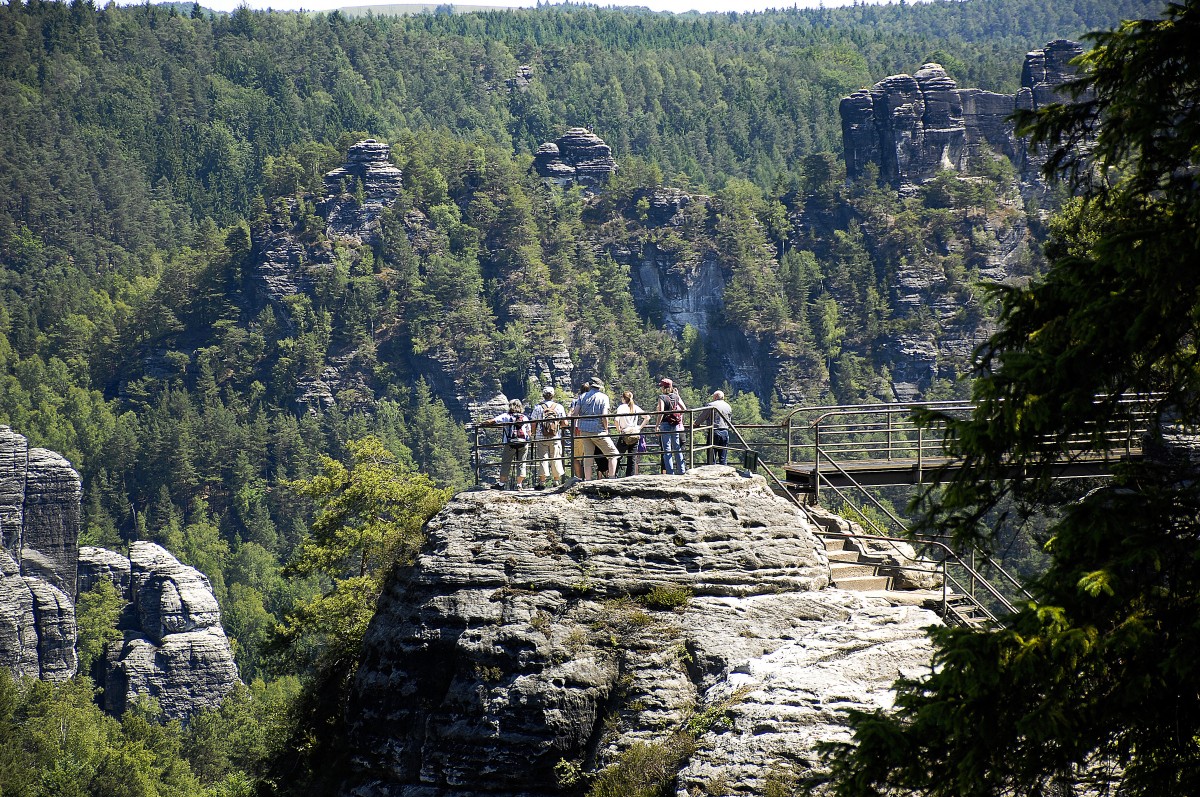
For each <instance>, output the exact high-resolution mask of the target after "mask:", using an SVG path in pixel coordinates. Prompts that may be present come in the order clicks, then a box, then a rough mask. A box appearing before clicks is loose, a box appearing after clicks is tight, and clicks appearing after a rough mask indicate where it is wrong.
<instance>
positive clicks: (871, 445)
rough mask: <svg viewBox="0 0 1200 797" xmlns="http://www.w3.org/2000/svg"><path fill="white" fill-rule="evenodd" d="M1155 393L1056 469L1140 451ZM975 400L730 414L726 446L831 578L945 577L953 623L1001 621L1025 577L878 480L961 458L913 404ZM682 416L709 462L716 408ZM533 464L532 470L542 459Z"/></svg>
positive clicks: (967, 407)
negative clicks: (884, 494) (797, 516)
mask: <svg viewBox="0 0 1200 797" xmlns="http://www.w3.org/2000/svg"><path fill="white" fill-rule="evenodd" d="M1149 399H1150V397H1138V396H1131V397H1128V398H1122V399H1120V400H1119V402H1118V403H1119V404H1120V405H1123V406H1122V409H1123V410H1124V412H1123V415H1124V417H1127V418H1128V419H1130V420H1129V421H1128V422H1126V423H1124V424H1123V425H1121V426H1120V427H1118V428H1113V429H1108V430H1104V431H1103V432H1102V433H1100V434H1097V435H1091V436H1087V437H1083V436H1081V437H1079V438H1077V439H1070V440H1067V441H1065V442H1064V441H1059V442H1058V443H1056V446H1057V449H1056V450H1057V452H1058V454H1059V456H1058V458H1057V464H1055V465H1054V466H1053V468H1054V471H1053V473H1051V474H1050V475H1051V477H1052V478H1056V479H1079V478H1097V477H1106V476H1111V475H1112V474H1113V473H1114V471H1115V469H1116V467H1117V466H1118V464H1119V463H1120V462H1122V461H1128V460H1132V459H1136V458H1139V457H1140V456H1141V453H1142V450H1141V444H1142V438H1143V436H1144V434H1145V432H1146V431H1147V428H1148V425H1149V423H1150V421H1151V415H1150V411H1149V410H1150V406H1151V402H1150V400H1149ZM974 409H975V408H974V405H973V404H972V403H970V402H965V401H942V402H918V403H895V404H860V405H830V406H811V407H797V408H795V409H793V410H791V411H790V412H788V414H787V415H785V416H784V417H783V419H782V420H781V421H779V422H776V423H758V424H753V423H751V424H736V423H732V422H731V423H729V442H728V449H727V451H726V454H727V458H728V461H729V464H732V465H734V466H739V465H740V466H741V467H742V468H743V469H744V470H745V471H749V472H757V473H760V474H762V475H763V476H764V477H765V478H766V479H767V481H768V483H769V484H770V485H771V487H772V488H773V489H774V491H775V492H776V493H778V494H779V495H781V496H784V497H786V498H787V499H788V500H790V501H791V502H792V503H793V504H794V505H795V506H797V507H798V508H799V509H800V510H801V511H802V512H804V513H806V514H807V515H809V517H810V519H811V520H813V525H814V527H815V528H816V529H817V534H818V536H819V537H821V538H822V540H823V541H824V544H825V547H826V555H827V556H828V558H829V562H830V569H831V573H832V580H833V583H834V585H835V586H837V587H840V588H844V589H859V590H894V589H897V588H899V587H898V585H904V584H912V583H914V582H923V583H930V582H932V583H936V584H940V587H938V588H937V589H934V590H925V591H926V592H928V593H930V594H928V595H925V603H926V604H927V605H930V606H931V607H932V608H936V609H937V611H938V612H939V613H940V614H941V615H942V617H943V618H944V619H945V621H946V622H947V623H951V624H959V625H971V626H978V627H989V626H997V625H999V624H1000V623H1001V622H1002V618H1003V617H1004V616H1006V615H1008V614H1011V613H1013V612H1014V611H1015V610H1016V609H1015V607H1016V605H1017V604H1019V603H1021V602H1023V601H1026V600H1032V596H1031V595H1030V594H1029V593H1028V592H1027V591H1026V590H1025V588H1024V586H1023V585H1022V584H1021V583H1020V581H1019V579H1017V578H1016V577H1014V576H1013V575H1011V574H1010V573H1008V572H1007V571H1006V570H1005V569H1004V568H1003V567H1002V566H1001V564H1000V563H999V562H997V561H996V560H995V559H994V558H993V557H991V556H990V555H988V554H986V553H985V552H982V551H980V550H965V551H964V550H956V549H954V548H953V547H952V546H951V545H950V543H949V540H947V539H945V538H936V537H930V536H925V535H917V534H914V533H912V532H910V531H909V529H908V528H907V527H906V523H905V521H904V520H903V519H901V518H900V517H898V516H897V515H896V513H895V512H894V511H893V510H892V509H891V508H890V506H889V504H888V502H886V501H884V500H882V499H881V498H880V495H879V488H899V487H909V488H910V489H911V488H913V487H914V486H921V485H929V484H931V483H933V482H934V481H935V480H936V479H938V478H940V477H941V476H943V475H945V474H949V473H953V472H955V471H957V470H960V469H961V468H962V467H963V465H962V463H961V462H960V461H959V460H957V459H956V458H955V457H954V456H952V454H950V453H949V452H948V451H947V447H946V444H945V441H946V431H947V430H946V428H945V425H944V423H938V422H934V423H925V424H919V423H917V422H916V420H915V414H916V413H917V412H918V411H925V410H931V411H933V412H934V413H936V414H937V415H940V416H941V417H943V418H965V417H968V416H969V415H970V414H971V413H972V412H973V411H974ZM645 415H647V416H650V421H649V423H647V424H646V426H645V428H644V430H643V437H645V438H646V440H647V443H648V445H647V450H646V451H645V452H643V453H639V454H636V458H637V465H638V467H639V468H640V469H641V470H640V472H643V473H658V472H661V465H660V459H659V457H660V452H661V445H660V440H659V438H660V437H661V435H660V433H659V432H658V431H657V426H658V421H659V418H658V417H656V416H657V415H659V414H658V413H653V412H651V413H645ZM685 416H686V417H685V431H684V432H683V434H682V444H683V446H682V447H683V452H684V455H685V459H686V461H687V463H688V466H689V467H695V466H697V465H701V464H705V463H706V462H707V461H711V460H712V459H713V458H715V457H714V456H713V455H714V454H715V450H714V448H713V446H712V444H711V440H712V435H711V432H712V416H711V413H708V412H707V411H706V410H688V411H687V412H686V413H685ZM613 418H615V416H609V419H610V420H611V419H613ZM472 433H473V436H474V441H473V445H472V463H473V466H474V470H475V477H476V483H477V484H481V483H483V482H484V481H485V479H484V474H485V472H490V471H489V470H488V469H489V468H495V467H496V465H495V463H496V462H497V461H499V459H500V457H499V453H500V451H501V450H502V449H503V447H504V443H503V441H502V440H500V437H499V434H498V432H497V431H495V430H492V431H491V436H490V437H489V434H488V430H485V429H484V428H483V427H481V426H479V425H475V426H473V427H472ZM563 434H564V441H563V446H562V447H563V455H562V463H563V466H564V469H565V471H566V472H567V473H568V474H571V473H573V472H575V473H578V470H577V469H578V468H579V466H580V465H581V464H582V462H581V460H582V459H583V458H581V457H578V456H576V455H575V453H574V446H573V441H572V438H571V432H570V430H569V429H567V430H565V431H564V433H563ZM1097 443H1100V445H1097ZM529 449H533V446H532V445H531V446H529ZM530 453H532V451H531V452H530ZM587 459H591V457H590V456H589V457H587ZM527 464H528V465H529V466H531V470H532V467H536V466H535V465H534V463H532V462H529V463H527ZM502 480H503V479H502ZM822 502H826V503H833V504H835V505H836V506H837V508H838V510H839V512H840V513H841V514H842V515H843V516H845V517H849V518H853V520H854V522H855V523H856V524H857V528H858V529H860V530H859V531H856V530H855V527H854V526H851V525H850V524H848V523H846V524H833V525H834V526H835V527H831V524H830V523H828V522H827V519H828V517H829V515H828V514H827V513H825V514H822V513H820V512H819V510H817V509H816V506H817V505H818V504H820V503H822Z"/></svg>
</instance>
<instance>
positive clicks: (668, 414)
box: [655, 379, 687, 476]
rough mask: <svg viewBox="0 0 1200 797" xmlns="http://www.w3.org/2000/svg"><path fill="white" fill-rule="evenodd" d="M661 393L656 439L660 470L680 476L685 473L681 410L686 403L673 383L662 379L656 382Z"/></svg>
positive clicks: (684, 408) (684, 407) (685, 406)
mask: <svg viewBox="0 0 1200 797" xmlns="http://www.w3.org/2000/svg"><path fill="white" fill-rule="evenodd" d="M658 386H659V387H660V388H661V389H662V393H661V394H660V395H659V397H658V407H657V409H656V410H655V412H656V413H657V414H658V440H659V444H660V445H661V446H662V472H663V473H673V474H675V475H676V476H682V475H683V474H685V473H687V465H685V464H684V462H683V435H682V432H683V411H684V410H686V409H687V405H686V404H684V403H683V397H682V396H680V395H679V391H678V390H676V389H675V383H674V382H672V381H671V380H670V379H663V380H662V381H661V382H659V383H658Z"/></svg>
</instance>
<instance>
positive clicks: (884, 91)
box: [840, 39, 1083, 188]
mask: <svg viewBox="0 0 1200 797" xmlns="http://www.w3.org/2000/svg"><path fill="white" fill-rule="evenodd" d="M1082 52H1083V47H1082V45H1080V44H1079V43H1078V42H1072V41H1067V40H1065V39H1059V40H1056V41H1052V42H1050V43H1049V44H1047V45H1046V47H1045V48H1044V49H1041V50H1034V51H1032V52H1030V53H1028V54H1027V55H1026V56H1025V66H1024V68H1023V70H1022V74H1021V90H1020V91H1019V92H1017V94H1016V95H1009V94H996V93H993V92H987V91H981V90H980V89H972V88H968V89H960V88H958V87H957V85H956V84H955V83H954V80H953V79H952V78H950V76H949V75H947V74H946V71H945V70H944V69H942V67H941V66H940V65H939V64H925V65H924V66H922V67H921V68H920V69H919V70H918V71H917V73H916V74H915V75H912V76H909V75H893V76H891V77H888V78H884V79H883V80H881V81H880V82H878V83H876V84H875V85H874V86H872V87H871V88H870V89H863V90H860V91H857V92H855V93H854V94H852V95H850V96H849V97H846V98H845V99H843V100H842V103H841V106H840V112H841V117H842V143H843V146H844V149H845V157H846V176H847V177H849V178H850V179H851V180H854V179H857V178H859V177H862V176H863V175H864V174H865V173H866V167H867V164H871V163H873V164H875V165H877V166H878V167H879V179H880V180H881V181H883V182H886V183H889V184H891V185H893V186H896V187H898V188H901V187H903V186H906V185H913V184H917V183H921V182H924V181H926V180H929V179H930V178H932V177H934V176H936V175H937V173H938V172H940V171H943V170H947V169H948V170H951V171H955V172H963V171H966V170H967V169H968V165H969V162H970V160H971V158H972V156H978V155H979V154H980V153H981V151H982V149H983V147H984V145H986V146H988V147H989V148H991V149H992V150H993V151H994V152H997V153H999V154H1002V155H1005V156H1007V157H1008V158H1010V159H1012V160H1013V161H1014V164H1015V165H1016V166H1017V169H1018V172H1019V174H1020V175H1021V178H1022V180H1024V181H1026V182H1038V181H1040V176H1039V174H1038V169H1039V168H1040V166H1041V164H1042V163H1043V162H1044V158H1039V157H1038V156H1037V155H1032V156H1031V155H1029V154H1028V153H1027V151H1026V150H1027V147H1026V146H1025V142H1023V141H1019V140H1018V139H1017V138H1016V135H1015V133H1014V132H1013V127H1012V123H1011V122H1009V121H1008V119H1007V117H1008V116H1009V115H1011V114H1012V113H1013V111H1014V110H1015V109H1017V108H1025V109H1036V108H1040V107H1043V106H1045V105H1048V104H1050V103H1054V102H1062V101H1064V100H1065V99H1067V97H1066V96H1065V95H1064V93H1063V92H1062V91H1061V88H1062V86H1063V85H1064V84H1065V83H1067V82H1068V81H1070V80H1071V79H1072V78H1073V77H1074V74H1075V73H1074V68H1073V67H1071V66H1070V65H1069V63H1068V62H1069V61H1070V60H1071V59H1072V58H1074V57H1075V56H1077V55H1079V54H1080V53H1082Z"/></svg>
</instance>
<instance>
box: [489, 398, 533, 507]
mask: <svg viewBox="0 0 1200 797" xmlns="http://www.w3.org/2000/svg"><path fill="white" fill-rule="evenodd" d="M479 425H480V426H499V427H500V429H501V434H502V436H503V443H504V445H503V446H502V447H501V449H500V450H501V452H502V453H501V454H500V476H499V478H498V479H497V480H496V483H495V484H493V485H492V487H493V489H496V490H503V489H505V488H506V487H508V481H509V477H510V476H511V475H512V471H513V470H514V469H515V470H516V472H517V489H518V490H523V489H525V452H526V451H528V449H529V436H530V433H531V432H532V430H531V429H530V428H529V418H528V417H526V415H525V405H524V404H522V403H521V400H520V399H513V400H512V401H510V402H508V412H504V413H501V414H499V415H497V416H496V417H495V418H492V419H491V420H487V421H480V422H479Z"/></svg>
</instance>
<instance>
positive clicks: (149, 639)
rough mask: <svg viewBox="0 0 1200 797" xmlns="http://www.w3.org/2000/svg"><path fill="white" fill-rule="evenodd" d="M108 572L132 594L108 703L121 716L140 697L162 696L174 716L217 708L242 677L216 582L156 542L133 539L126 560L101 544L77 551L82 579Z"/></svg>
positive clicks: (109, 673) (115, 648) (115, 649)
mask: <svg viewBox="0 0 1200 797" xmlns="http://www.w3.org/2000/svg"><path fill="white" fill-rule="evenodd" d="M102 578H105V579H109V580H110V581H112V582H113V584H114V586H116V587H117V589H118V590H119V591H120V592H121V593H122V594H123V595H124V596H125V597H126V598H127V599H128V600H129V606H128V607H127V609H126V611H125V613H124V616H123V618H122V621H121V630H122V631H123V632H124V638H123V640H122V641H121V642H117V643H114V644H113V645H112V646H111V647H110V648H109V650H108V652H107V655H106V660H105V668H104V669H105V673H104V707H105V709H106V710H108V711H109V712H110V713H112V714H116V715H120V714H121V713H123V712H124V711H125V709H127V708H128V707H129V706H130V704H132V703H133V702H134V701H135V700H136V699H137V698H139V697H152V698H154V699H156V700H158V702H159V705H160V707H161V708H162V711H163V714H164V715H165V716H166V717H168V718H169V719H184V720H186V719H187V718H188V717H190V716H191V715H192V714H194V713H196V712H197V711H199V710H200V709H202V708H214V707H216V706H218V705H220V703H221V700H222V699H223V698H224V697H225V695H226V694H228V693H229V691H230V690H231V689H233V687H234V685H235V684H236V683H237V667H236V665H235V664H234V661H233V651H232V650H231V649H230V647H229V640H228V638H226V636H225V631H224V630H223V629H222V628H221V611H220V607H218V606H217V600H216V598H215V597H213V593H212V586H211V585H210V584H209V582H208V579H207V578H206V577H205V576H204V574H203V573H201V572H200V571H199V570H196V569H195V568H193V567H188V566H187V565H184V564H181V563H180V562H179V560H177V559H176V558H175V557H173V556H171V554H170V553H168V552H167V550H166V549H165V548H163V547H161V546H159V545H156V544H154V543H152V542H135V543H133V544H132V545H130V550H129V558H128V559H126V558H125V557H123V556H121V555H120V554H116V553H113V552H112V551H107V550H105V549H103V548H89V547H85V548H83V549H81V550H80V581H81V583H87V584H88V585H89V587H90V586H94V585H95V584H96V582H97V581H99V580H100V579H102Z"/></svg>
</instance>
